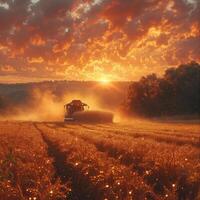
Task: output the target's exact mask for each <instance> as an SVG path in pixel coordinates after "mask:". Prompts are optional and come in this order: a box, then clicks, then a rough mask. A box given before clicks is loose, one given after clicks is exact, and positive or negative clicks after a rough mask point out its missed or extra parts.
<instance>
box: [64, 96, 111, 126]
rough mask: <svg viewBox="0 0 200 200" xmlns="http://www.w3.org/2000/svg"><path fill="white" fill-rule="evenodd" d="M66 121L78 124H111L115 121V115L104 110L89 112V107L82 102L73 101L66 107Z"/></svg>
mask: <svg viewBox="0 0 200 200" xmlns="http://www.w3.org/2000/svg"><path fill="white" fill-rule="evenodd" d="M64 109H65V118H64V121H65V122H68V121H73V122H78V123H105V122H106V123H109V122H112V121H113V114H112V113H111V112H105V111H102V110H89V106H88V105H87V104H86V103H83V102H82V101H81V100H72V101H71V102H70V103H68V104H65V105H64Z"/></svg>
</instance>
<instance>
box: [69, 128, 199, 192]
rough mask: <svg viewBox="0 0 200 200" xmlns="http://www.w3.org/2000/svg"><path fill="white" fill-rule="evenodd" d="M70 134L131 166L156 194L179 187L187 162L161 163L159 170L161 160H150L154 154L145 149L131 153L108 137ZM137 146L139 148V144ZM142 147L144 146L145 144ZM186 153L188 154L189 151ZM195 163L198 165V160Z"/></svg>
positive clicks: (134, 150)
mask: <svg viewBox="0 0 200 200" xmlns="http://www.w3.org/2000/svg"><path fill="white" fill-rule="evenodd" d="M90 133H91V132H90ZM70 134H72V135H74V136H77V135H78V136H79V137H81V138H82V139H84V140H85V141H86V142H91V143H93V144H94V145H95V146H96V148H97V149H98V150H99V151H101V152H106V153H107V154H108V156H109V157H113V158H115V159H118V160H119V162H120V163H121V164H123V165H126V166H131V167H132V169H133V171H136V172H137V173H139V174H140V175H142V176H143V178H144V179H145V180H146V182H147V184H150V185H151V186H153V188H154V191H155V192H156V193H159V194H164V188H168V189H169V190H170V189H171V190H173V187H172V185H173V184H175V183H176V187H179V186H178V185H177V181H178V177H179V176H180V175H181V173H182V170H183V169H182V165H184V164H185V160H183V161H182V163H181V165H179V161H178V160H176V162H177V163H175V162H173V160H171V159H170V160H169V163H161V164H162V165H160V166H159V168H158V166H156V165H157V164H156V163H159V162H158V161H159V158H158V160H156V159H155V157H154V156H153V155H151V157H150V158H151V159H152V160H149V158H148V156H147V155H148V154H150V153H151V154H152V152H148V151H146V152H145V150H144V149H143V150H142V148H139V147H138V148H135V147H133V148H132V149H131V150H130V151H129V149H127V146H124V147H123V146H122V145H120V142H118V143H117V142H114V141H112V142H110V139H108V138H107V139H105V138H106V137H104V138H98V137H97V136H95V135H93V136H92V134H89V133H88V132H87V133H86V132H84V133H83V132H81V133H80V134H79V133H77V132H75V133H73V132H70ZM137 145H138V146H139V144H137ZM141 145H142V144H141ZM128 146H130V145H128ZM142 146H144V144H143V145H142ZM158 147H159V146H158ZM152 148H153V146H151V147H149V148H148V150H151V151H152ZM182 149H183V148H182ZM159 150H162V149H159ZM185 151H186V152H187V149H186V150H185ZM155 153H156V152H155ZM159 153H160V154H161V155H162V152H160V151H159ZM163 153H165V154H166V152H163ZM145 155H146V156H145ZM171 155H172V154H171ZM165 156H166V155H165ZM145 157H146V159H145ZM167 157H169V158H170V157H171V156H170V155H168V156H167ZM178 157H179V156H178ZM188 157H190V156H188ZM154 159H155V160H154ZM170 162H171V163H170ZM193 163H198V160H197V161H196V162H193ZM156 173H157V174H156ZM193 173H194V174H195V173H196V172H195V171H194V172H193ZM197 180H198V179H197ZM195 184H196V186H198V181H197V182H196V183H195ZM187 189H188V188H185V190H187Z"/></svg>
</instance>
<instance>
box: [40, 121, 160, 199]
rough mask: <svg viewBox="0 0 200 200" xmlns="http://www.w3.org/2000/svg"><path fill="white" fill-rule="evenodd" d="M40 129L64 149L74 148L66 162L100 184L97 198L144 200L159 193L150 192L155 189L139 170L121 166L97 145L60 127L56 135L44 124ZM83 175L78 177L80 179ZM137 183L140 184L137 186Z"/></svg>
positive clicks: (71, 149) (95, 183) (97, 184)
mask: <svg viewBox="0 0 200 200" xmlns="http://www.w3.org/2000/svg"><path fill="white" fill-rule="evenodd" d="M39 128H40V129H42V131H43V132H45V134H46V133H48V138H52V139H53V140H55V141H56V142H58V144H59V148H60V149H63V151H67V149H70V153H69V154H68V158H66V162H67V163H73V165H74V167H75V168H78V169H79V171H80V172H79V173H80V177H84V176H86V177H88V178H89V180H91V181H92V183H93V185H95V186H97V188H98V190H100V191H101V193H98V192H97V191H96V192H95V193H96V195H102V196H99V197H98V198H97V199H102V198H107V199H118V198H119V199H122V198H123V199H132V198H136V199H144V198H145V197H147V196H155V195H154V194H153V193H152V194H151V193H149V192H147V191H151V189H150V188H149V187H148V186H147V185H146V184H145V183H144V181H143V179H141V178H140V177H139V176H138V175H137V174H136V173H134V172H131V171H130V169H129V168H127V167H125V166H123V165H120V164H119V162H118V160H114V159H112V158H109V157H107V156H106V154H104V153H100V152H99V151H97V149H96V147H95V146H94V145H93V144H90V143H88V142H86V141H84V140H82V139H77V137H73V136H72V135H70V134H67V133H65V132H63V131H62V130H57V132H56V134H54V133H53V129H50V128H48V127H46V126H41V125H40V126H39ZM55 141H54V142H55ZM86 149H87V151H86ZM80 177H76V178H77V179H80ZM72 180H73V179H72ZM122 183H123V184H122ZM136 183H137V185H138V186H137V187H135V184H136ZM84 188H85V189H86V188H87V184H84ZM142 190H143V192H142V193H141V192H140V193H141V194H142V195H143V197H142V196H140V197H138V196H137V195H139V193H138V192H137V191H142ZM92 191H93V190H92ZM92 191H91V192H92ZM145 191H146V192H145ZM141 194H140V195H141ZM124 197H126V198H124ZM152 198H153V197H152ZM153 199H156V198H153ZM159 199H160V198H159Z"/></svg>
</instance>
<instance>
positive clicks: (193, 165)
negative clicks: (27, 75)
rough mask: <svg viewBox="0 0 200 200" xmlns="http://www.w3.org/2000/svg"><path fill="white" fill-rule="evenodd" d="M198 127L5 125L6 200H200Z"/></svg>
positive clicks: (1, 165) (2, 194)
mask: <svg viewBox="0 0 200 200" xmlns="http://www.w3.org/2000/svg"><path fill="white" fill-rule="evenodd" d="M199 150H200V125H198V124H180V123H179V124H176V123H168V124H166V123H158V122H144V121H137V120H136V121H134V120H133V121H132V122H130V123H126V124H122V123H113V124H73V123H71V124H68V123H62V122H11V121H4V122H0V199H1V200H18V199H19V200H21V199H22V200H26V199H27V200H65V199H69V200H89V199H90V200H93V199H94V200H115V199H116V200H117V199H119V200H145V199H146V200H156V199H157V200H159V199H161V200H162V199H166V200H176V199H177V200H198V199H200V191H199V189H200V188H199V185H200V151H199Z"/></svg>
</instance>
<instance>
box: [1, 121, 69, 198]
mask: <svg viewBox="0 0 200 200" xmlns="http://www.w3.org/2000/svg"><path fill="white" fill-rule="evenodd" d="M0 129H1V139H2V140H0V154H3V155H2V156H1V157H0V159H1V160H0V199H3V200H10V199H24V200H25V199H49V200H53V199H56V198H57V197H58V196H60V197H64V196H65V194H63V190H64V189H65V190H66V191H67V190H68V188H67V187H64V186H62V185H61V184H60V183H59V181H57V182H56V183H53V182H52V175H53V174H54V170H53V167H52V163H51V160H50V159H49V157H48V155H47V152H46V149H45V143H44V142H43V140H42V138H41V135H40V133H39V132H38V131H37V130H36V129H35V127H34V126H33V125H32V123H22V122H21V123H19V122H17V123H7V122H6V123H0ZM5 144H7V145H5ZM61 188H62V191H61Z"/></svg>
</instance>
